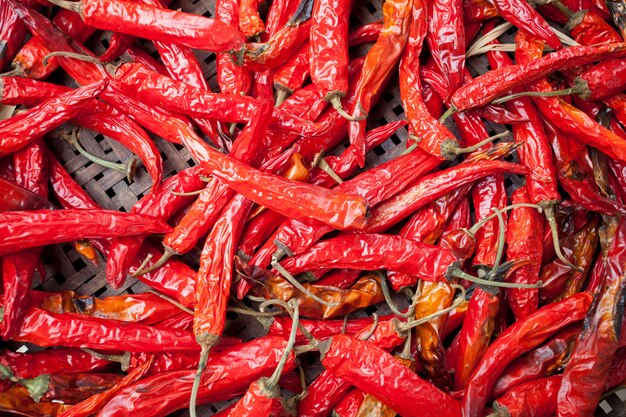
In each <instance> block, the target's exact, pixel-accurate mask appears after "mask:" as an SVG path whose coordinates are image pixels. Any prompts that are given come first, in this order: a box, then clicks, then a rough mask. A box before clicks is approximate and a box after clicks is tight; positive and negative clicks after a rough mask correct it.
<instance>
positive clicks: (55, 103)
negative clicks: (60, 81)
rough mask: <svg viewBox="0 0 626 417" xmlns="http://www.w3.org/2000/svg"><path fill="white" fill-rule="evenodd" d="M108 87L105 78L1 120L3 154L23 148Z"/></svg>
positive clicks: (77, 111)
mask: <svg viewBox="0 0 626 417" xmlns="http://www.w3.org/2000/svg"><path fill="white" fill-rule="evenodd" d="M106 86H107V81H102V82H99V83H95V84H92V85H88V86H86V87H82V88H79V89H77V90H72V91H70V92H68V93H65V94H62V95H60V96H58V97H57V98H52V99H50V100H47V101H45V102H43V103H41V104H40V105H38V106H35V107H33V108H32V109H29V110H27V111H25V112H23V113H20V114H18V115H16V116H13V117H11V118H9V119H6V120H3V121H1V122H0V135H1V136H2V139H1V140H0V156H4V155H7V154H9V153H12V152H15V151H17V150H18V149H21V148H23V147H24V146H26V145H28V144H29V143H31V142H33V141H34V140H36V139H39V138H40V137H42V136H43V135H45V134H46V133H48V132H50V131H51V130H53V129H55V128H57V127H58V126H60V125H62V124H63V123H65V122H66V121H68V120H70V119H71V118H72V117H74V116H75V115H76V114H78V113H79V112H80V111H81V110H82V107H83V106H84V105H85V104H86V103H87V102H88V101H90V100H91V99H92V98H93V97H95V96H96V95H98V94H99V93H100V92H102V91H103V90H104V88H105V87H106Z"/></svg>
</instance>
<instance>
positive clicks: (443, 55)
mask: <svg viewBox="0 0 626 417" xmlns="http://www.w3.org/2000/svg"><path fill="white" fill-rule="evenodd" d="M462 5H463V2H462V1H461V0H437V1H434V2H433V3H432V5H431V6H430V10H429V13H428V14H429V20H428V34H427V35H426V40H427V41H428V46H429V47H430V50H431V53H432V57H433V59H434V62H435V65H436V67H437V68H438V69H439V71H440V72H441V74H442V75H443V76H444V78H445V79H446V83H447V88H446V91H445V94H443V95H442V96H441V98H443V99H444V100H445V101H448V100H449V99H450V97H451V96H452V93H454V92H455V91H457V89H458V88H459V86H460V85H461V84H462V83H463V69H464V68H465V31H464V30H463V13H462Z"/></svg>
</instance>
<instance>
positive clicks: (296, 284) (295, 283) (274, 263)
mask: <svg viewBox="0 0 626 417" xmlns="http://www.w3.org/2000/svg"><path fill="white" fill-rule="evenodd" d="M272 267H273V268H274V269H276V271H278V273H279V274H281V275H282V276H283V277H284V278H285V279H286V280H287V281H288V282H289V283H290V284H291V285H293V286H294V287H296V289H298V290H299V291H301V292H302V293H303V294H305V295H306V296H307V297H310V298H311V299H313V300H315V301H317V302H318V303H320V304H323V305H325V306H326V307H331V308H334V307H338V306H339V303H329V302H328V301H326V300H322V299H321V298H319V297H318V296H317V295H315V294H313V293H312V292H311V291H309V290H307V289H306V288H304V286H303V285H302V284H300V282H298V280H297V279H295V278H294V277H293V275H291V274H290V273H289V271H287V270H286V269H285V268H283V266H282V265H281V264H280V262H279V261H278V260H277V259H276V258H275V257H274V256H272Z"/></svg>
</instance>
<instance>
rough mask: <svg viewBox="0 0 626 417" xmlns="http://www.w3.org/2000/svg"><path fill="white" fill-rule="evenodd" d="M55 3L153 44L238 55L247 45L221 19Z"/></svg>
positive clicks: (96, 1)
mask: <svg viewBox="0 0 626 417" xmlns="http://www.w3.org/2000/svg"><path fill="white" fill-rule="evenodd" d="M52 3H54V4H56V5H58V6H61V7H63V8H66V9H69V10H72V11H75V12H77V13H80V15H81V17H82V18H83V21H84V22H85V24H87V25H89V26H93V27H96V28H98V29H101V30H112V31H114V32H120V33H124V34H127V35H132V36H135V35H137V34H141V36H142V37H143V38H146V39H150V40H153V41H162V42H176V43H178V44H181V45H185V46H188V47H190V48H196V49H202V50H205V51H211V52H231V51H234V52H238V51H240V50H241V49H242V48H243V46H244V42H245V39H244V37H243V36H242V35H241V34H240V33H239V32H238V31H237V30H235V29H233V28H232V27H231V26H229V25H226V24H224V23H223V22H221V21H219V20H215V19H209V18H206V17H204V16H197V15H192V14H189V13H184V12H180V11H174V10H167V9H161V8H157V7H153V6H148V5H145V4H138V3H133V2H130V1H124V0H115V1H114V2H109V1H107V2H102V1H100V0H81V1H78V2H73V1H65V0H53V1H52ZM213 33H219V34H220V36H219V37H216V36H213V35H212V34H213Z"/></svg>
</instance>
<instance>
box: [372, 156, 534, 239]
mask: <svg viewBox="0 0 626 417" xmlns="http://www.w3.org/2000/svg"><path fill="white" fill-rule="evenodd" d="M504 172H510V173H515V174H525V173H527V172H528V170H527V168H526V167H523V166H520V165H515V164H509V163H507V162H500V161H480V162H476V163H467V164H461V165H458V166H456V167H453V168H449V169H447V170H443V171H440V172H437V173H434V174H429V175H426V176H424V177H422V178H421V179H420V180H419V181H417V182H416V183H414V185H412V186H411V187H409V188H406V189H405V190H404V191H403V192H401V193H400V194H397V195H395V196H394V197H392V198H390V199H388V200H386V201H385V202H383V203H382V204H379V205H378V206H376V207H375V208H374V209H372V212H371V217H370V218H369V220H368V222H367V225H366V227H365V229H364V230H365V231H367V232H369V233H375V232H382V231H384V230H386V229H388V228H390V227H391V226H393V225H394V224H396V223H398V222H399V221H401V220H402V219H404V218H405V217H407V216H408V215H410V214H411V213H413V212H414V211H415V210H417V209H418V208H420V207H423V206H424V205H425V204H427V203H430V202H431V201H434V200H435V199H437V198H440V197H442V196H444V195H446V194H447V193H449V192H450V191H452V190H454V189H455V188H457V187H459V186H461V185H464V184H468V183H470V182H473V181H475V180H477V179H479V178H482V177H485V176H487V175H493V174H497V173H504Z"/></svg>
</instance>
